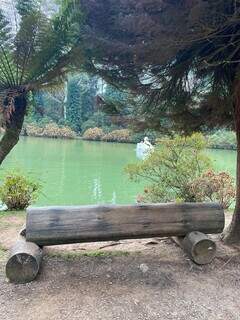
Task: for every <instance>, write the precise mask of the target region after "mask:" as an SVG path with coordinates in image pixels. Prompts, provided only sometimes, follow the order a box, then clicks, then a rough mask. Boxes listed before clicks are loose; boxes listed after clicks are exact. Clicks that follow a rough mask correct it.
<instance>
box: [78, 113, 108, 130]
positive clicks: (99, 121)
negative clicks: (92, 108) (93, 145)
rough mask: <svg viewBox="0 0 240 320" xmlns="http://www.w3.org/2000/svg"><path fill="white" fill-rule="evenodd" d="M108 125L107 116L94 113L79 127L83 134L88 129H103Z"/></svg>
mask: <svg viewBox="0 0 240 320" xmlns="http://www.w3.org/2000/svg"><path fill="white" fill-rule="evenodd" d="M110 125H111V121H110V119H109V116H108V115H106V113H104V112H101V111H97V112H94V113H93V115H92V116H91V117H90V118H89V119H88V120H87V121H85V122H84V123H83V124H82V125H81V129H82V132H85V131H86V130H88V129H90V128H96V127H97V128H103V127H109V126H110Z"/></svg>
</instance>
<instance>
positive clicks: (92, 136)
mask: <svg viewBox="0 0 240 320" xmlns="http://www.w3.org/2000/svg"><path fill="white" fill-rule="evenodd" d="M103 135H104V132H103V130H102V129H101V128H97V127H96V128H90V129H88V130H86V131H85V132H84V134H83V139H84V140H93V141H99V140H101V139H102V137H103Z"/></svg>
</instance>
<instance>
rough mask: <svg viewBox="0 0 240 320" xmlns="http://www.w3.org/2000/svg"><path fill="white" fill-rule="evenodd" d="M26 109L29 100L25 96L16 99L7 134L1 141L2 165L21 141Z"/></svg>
mask: <svg viewBox="0 0 240 320" xmlns="http://www.w3.org/2000/svg"><path fill="white" fill-rule="evenodd" d="M26 107H27V100H26V96H25V95H24V94H23V95H20V96H16V97H15V98H14V109H13V111H12V112H11V114H10V116H9V119H8V120H7V121H6V128H5V133H4V135H3V137H2V140H1V141H0V165H1V164H2V162H3V160H4V159H5V158H6V156H7V155H8V154H9V153H10V151H11V150H12V149H13V148H14V147H15V145H16V144H17V143H18V141H19V136H20V133H21V130H22V127H23V121H24V116H25V113H26Z"/></svg>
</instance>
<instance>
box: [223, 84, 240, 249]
mask: <svg viewBox="0 0 240 320" xmlns="http://www.w3.org/2000/svg"><path fill="white" fill-rule="evenodd" d="M234 101H235V102H234V112H235V114H234V116H235V130H236V137H237V168H236V169H237V176H236V205H235V210H234V214H233V218H232V222H231V224H230V226H229V227H228V229H227V230H226V232H225V233H224V234H223V240H224V242H225V243H227V244H238V243H240V81H238V82H237V83H236V84H235V90H234Z"/></svg>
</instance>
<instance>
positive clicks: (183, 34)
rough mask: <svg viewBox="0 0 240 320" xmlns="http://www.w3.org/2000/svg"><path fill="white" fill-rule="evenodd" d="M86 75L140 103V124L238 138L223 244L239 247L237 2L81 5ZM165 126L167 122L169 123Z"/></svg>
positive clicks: (100, 0) (141, 0)
mask: <svg viewBox="0 0 240 320" xmlns="http://www.w3.org/2000/svg"><path fill="white" fill-rule="evenodd" d="M81 5H82V8H83V10H84V11H85V13H86V17H85V28H84V31H83V32H82V34H81V38H82V40H83V41H84V42H85V54H86V56H87V57H88V60H89V63H88V64H87V68H88V71H89V72H92V73H96V74H98V75H101V76H102V77H104V78H105V79H106V80H107V81H108V82H110V83H114V84H115V85H117V86H121V87H125V88H131V89H132V90H133V91H135V92H137V93H139V94H140V95H142V96H144V97H145V98H147V101H148V103H147V104H145V107H144V108H142V110H141V111H142V115H143V116H144V119H145V123H146V124H151V126H154V127H155V128H156V127H158V128H159V127H160V126H161V124H162V123H164V122H165V121H162V119H166V118H168V119H170V121H171V124H172V126H173V127H174V128H175V129H177V130H179V131H182V132H183V133H184V132H185V133H190V132H191V131H197V130H208V129H212V128H214V127H221V126H227V127H231V128H234V129H235V130H236V135H237V144H238V151H237V154H238V159H237V195H236V208H235V212H234V216H233V220H232V223H231V226H230V228H229V230H228V233H227V234H226V235H225V240H226V241H227V242H231V243H233V242H240V2H239V1H236V0H209V1H205V0H182V1H177V0H120V1H115V0H91V1H88V0H81ZM168 123H169V122H168Z"/></svg>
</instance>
